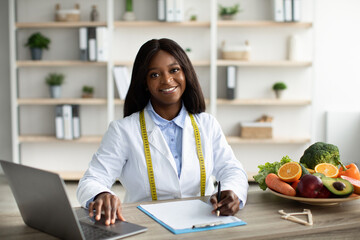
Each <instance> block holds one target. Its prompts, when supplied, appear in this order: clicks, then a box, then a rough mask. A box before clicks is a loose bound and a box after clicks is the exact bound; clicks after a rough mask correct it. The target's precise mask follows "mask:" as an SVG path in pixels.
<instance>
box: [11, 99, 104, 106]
mask: <svg viewBox="0 0 360 240" xmlns="http://www.w3.org/2000/svg"><path fill="white" fill-rule="evenodd" d="M17 103H18V105H60V104H79V105H105V104H106V103H107V100H106V99H105V98H19V99H18V100H17Z"/></svg>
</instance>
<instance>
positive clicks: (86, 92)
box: [82, 85, 94, 98]
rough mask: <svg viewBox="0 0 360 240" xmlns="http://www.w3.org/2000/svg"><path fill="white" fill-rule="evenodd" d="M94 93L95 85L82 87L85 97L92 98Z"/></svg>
mask: <svg viewBox="0 0 360 240" xmlns="http://www.w3.org/2000/svg"><path fill="white" fill-rule="evenodd" d="M93 95H94V87H91V86H86V85H84V86H83V88H82V97H83V98H92V97H93Z"/></svg>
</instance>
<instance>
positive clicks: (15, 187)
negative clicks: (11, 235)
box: [0, 160, 147, 240]
mask: <svg viewBox="0 0 360 240" xmlns="http://www.w3.org/2000/svg"><path fill="white" fill-rule="evenodd" d="M0 163H1V167H2V168H3V170H4V172H5V175H6V177H7V179H8V182H9V185H10V188H11V190H12V192H13V194H14V197H15V200H16V203H17V205H18V208H19V210H20V213H21V216H22V218H23V220H24V222H25V224H26V225H28V226H29V227H32V228H35V229H38V230H40V231H42V232H45V233H48V234H50V235H53V236H55V237H58V238H61V239H71V240H73V239H86V240H89V239H119V238H124V237H127V236H131V235H134V234H138V233H141V232H145V231H146V230H147V228H146V227H143V226H140V225H137V224H133V223H129V222H126V221H120V220H117V221H116V223H115V224H113V225H110V226H106V225H105V224H104V220H103V221H95V220H94V218H90V217H89V215H88V210H87V209H84V208H74V209H73V208H72V207H71V204H70V201H69V199H68V197H67V194H66V190H65V183H64V181H63V180H62V179H61V178H60V176H59V175H58V174H56V173H52V172H48V171H44V170H40V169H37V168H32V167H28V166H25V165H20V164H15V163H11V162H7V161H4V160H0ZM102 219H103V218H102Z"/></svg>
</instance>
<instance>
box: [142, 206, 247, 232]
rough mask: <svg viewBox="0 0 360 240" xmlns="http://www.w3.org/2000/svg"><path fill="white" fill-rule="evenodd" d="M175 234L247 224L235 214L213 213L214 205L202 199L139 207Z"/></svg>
mask: <svg viewBox="0 0 360 240" xmlns="http://www.w3.org/2000/svg"><path fill="white" fill-rule="evenodd" d="M137 208H138V209H139V210H141V211H142V212H144V213H145V214H147V215H148V216H149V217H151V218H152V219H154V220H155V221H156V222H158V223H159V224H160V225H162V226H163V227H165V228H166V229H167V230H169V231H170V232H172V233H173V234H182V233H191V232H201V231H208V230H214V229H221V228H229V227H236V226H242V225H246V222H244V221H242V220H241V219H239V218H237V217H235V216H219V217H217V216H216V215H214V214H212V213H211V211H212V210H213V208H212V206H211V205H210V204H208V203H205V202H203V201H201V200H185V201H175V202H165V203H155V204H144V205H140V206H138V207H137Z"/></svg>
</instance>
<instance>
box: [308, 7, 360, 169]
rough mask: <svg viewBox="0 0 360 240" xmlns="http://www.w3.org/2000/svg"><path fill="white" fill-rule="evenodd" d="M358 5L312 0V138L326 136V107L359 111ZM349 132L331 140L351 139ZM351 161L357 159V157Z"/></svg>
mask: <svg viewBox="0 0 360 240" xmlns="http://www.w3.org/2000/svg"><path fill="white" fill-rule="evenodd" d="M359 9H360V1H358V0H347V1H341V0H317V1H316V11H315V12H316V19H315V34H316V36H315V39H316V41H315V64H314V69H315V85H316V86H315V92H314V115H313V117H314V118H313V123H314V124H313V127H314V131H313V132H314V137H315V140H316V141H323V140H325V139H326V132H325V126H326V122H325V117H326V111H329V110H332V111H349V112H352V111H357V112H360V94H359V90H360V71H359V67H360V32H359V30H358V28H359V24H360V14H359ZM358 124H359V122H358ZM339 127H340V126H339ZM354 129H357V128H356V126H354ZM359 134H360V133H359ZM345 135H346V134H345ZM350 135H352V134H351V133H349V135H348V136H349V137H342V138H341V139H338V142H335V143H334V144H339V145H341V144H346V142H347V141H351V139H352V138H351V137H350ZM342 136H344V134H342ZM354 150H355V151H359V148H357V149H354ZM359 153H360V152H359ZM340 155H341V149H340ZM352 161H358V163H360V158H358V159H353V160H352Z"/></svg>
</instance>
